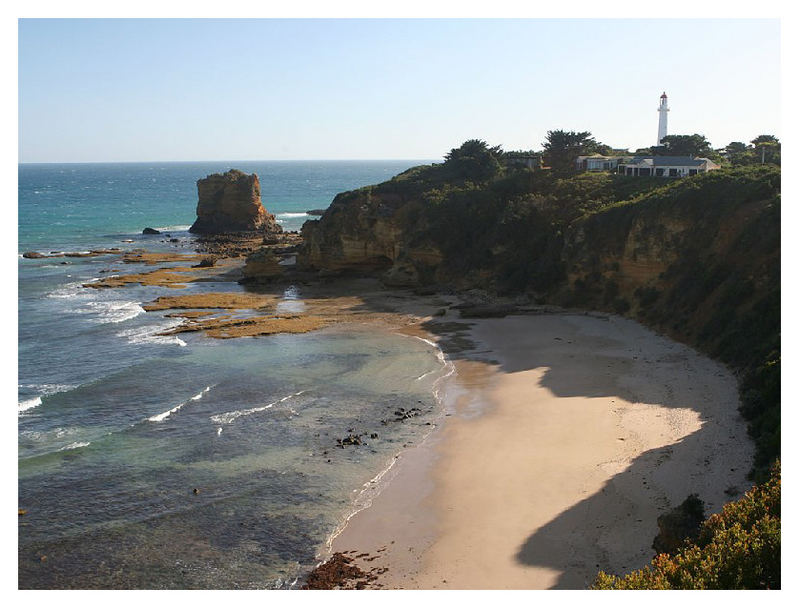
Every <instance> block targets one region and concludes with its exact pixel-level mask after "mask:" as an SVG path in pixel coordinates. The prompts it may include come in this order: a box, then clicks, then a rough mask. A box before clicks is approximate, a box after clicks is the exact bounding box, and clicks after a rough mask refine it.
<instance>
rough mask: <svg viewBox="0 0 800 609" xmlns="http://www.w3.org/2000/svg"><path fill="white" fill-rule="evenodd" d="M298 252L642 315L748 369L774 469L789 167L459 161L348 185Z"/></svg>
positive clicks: (312, 258) (762, 457) (392, 279)
mask: <svg viewBox="0 0 800 609" xmlns="http://www.w3.org/2000/svg"><path fill="white" fill-rule="evenodd" d="M303 237H304V240H305V243H304V245H303V246H302V247H301V249H300V253H299V256H298V264H299V265H300V266H301V267H303V268H305V269H309V270H319V271H323V272H325V273H340V272H358V273H372V274H379V275H380V276H381V277H382V278H383V280H384V281H385V282H386V283H389V284H392V285H406V286H421V285H426V284H436V285H437V286H438V287H439V288H440V289H457V290H463V289H470V288H476V287H477V288H482V289H484V290H487V291H490V292H494V293H496V294H498V295H506V296H513V295H519V294H523V295H525V296H526V297H527V298H528V299H530V300H534V301H535V302H539V303H550V304H558V305H562V306H568V307H575V308H582V309H595V310H604V311H609V312H614V313H617V314H621V315H625V316H628V317H632V318H634V319H637V320H639V321H641V322H642V323H644V324H645V325H648V326H650V327H652V328H655V329H657V330H659V331H662V332H664V333H666V334H669V335H670V336H672V337H674V338H676V339H678V340H680V341H682V342H685V343H688V344H690V345H693V346H695V347H696V348H698V349H700V350H702V351H704V352H706V353H707V354H709V355H711V356H712V357H714V358H716V359H719V360H721V361H723V362H725V363H726V364H728V365H730V366H732V367H733V368H734V369H736V370H737V371H738V372H739V374H740V378H741V383H742V384H741V389H742V401H743V404H742V412H743V414H744V415H745V417H746V418H748V420H750V421H751V427H750V429H751V433H752V435H753V437H754V439H755V440H756V444H757V447H758V457H757V464H756V465H757V466H758V468H760V470H761V471H762V472H763V471H766V470H765V468H766V466H767V465H768V464H769V462H770V461H771V460H772V459H774V458H775V457H776V456H777V455H778V453H779V450H780V169H779V168H775V167H751V168H740V169H728V170H718V171H714V172H710V173H708V174H703V175H697V176H694V177H691V178H686V179H682V180H677V181H676V180H667V181H665V180H663V179H659V178H638V177H628V176H614V175H609V174H580V175H576V176H573V177H568V178H558V177H556V176H552V175H549V174H548V172H539V173H535V172H531V171H528V170H516V169H513V168H508V167H507V168H505V169H504V171H503V172H501V173H500V174H496V175H494V176H493V177H491V178H490V179H486V180H484V181H483V182H478V183H475V182H471V181H470V180H469V179H468V177H465V176H463V175H458V173H456V172H454V171H452V170H451V168H448V164H447V163H445V164H443V165H434V166H422V167H417V168H412V169H410V170H408V171H406V172H404V173H403V174H400V175H399V176H396V177H395V178H393V179H392V180H390V181H388V182H384V183H382V184H378V185H376V186H372V187H368V188H362V189H359V190H356V191H352V192H348V193H342V194H340V195H338V196H337V197H336V199H335V200H334V202H333V204H332V205H331V207H330V208H329V209H328V210H327V211H326V212H325V214H324V215H323V216H322V217H321V218H320V219H319V220H315V221H309V222H307V223H306V224H305V225H304V227H303Z"/></svg>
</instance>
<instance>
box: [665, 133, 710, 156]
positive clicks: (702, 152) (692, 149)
mask: <svg viewBox="0 0 800 609" xmlns="http://www.w3.org/2000/svg"><path fill="white" fill-rule="evenodd" d="M653 153H654V154H667V155H674V156H698V157H707V156H709V155H711V154H713V150H712V149H711V142H709V141H708V140H707V139H706V138H705V136H704V135H700V134H699V133H694V134H692V135H665V136H664V137H663V138H662V139H661V146H655V147H654V148H653Z"/></svg>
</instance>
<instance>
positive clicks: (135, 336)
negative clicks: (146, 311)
mask: <svg viewBox="0 0 800 609" xmlns="http://www.w3.org/2000/svg"><path fill="white" fill-rule="evenodd" d="M180 324H181V321H180V320H169V322H168V323H166V324H161V325H148V326H139V327H137V328H129V329H127V330H122V331H121V332H117V334H116V335H117V336H118V337H119V338H124V339H127V341H128V343H130V344H133V345H138V344H142V343H153V344H157V345H178V346H180V347H185V346H186V343H185V342H184V341H182V340H181V339H180V338H178V337H177V336H159V333H160V332H164V331H166V330H169V329H170V328H175V327H176V326H179V325H180Z"/></svg>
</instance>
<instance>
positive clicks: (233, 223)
mask: <svg viewBox="0 0 800 609" xmlns="http://www.w3.org/2000/svg"><path fill="white" fill-rule="evenodd" d="M197 197H198V201H197V220H195V222H194V224H192V226H191V228H190V229H189V232H192V233H202V234H213V233H227V232H240V231H265V232H273V233H274V232H281V227H280V225H279V224H278V223H277V222H276V221H275V216H273V215H272V214H271V213H269V212H268V211H267V210H266V209H264V206H263V205H262V204H261V185H260V184H259V182H258V176H257V175H256V174H252V175H248V174H246V173H244V172H242V171H239V170H238V169H231V170H230V171H227V172H226V173H224V174H221V173H215V174H212V175H210V176H207V177H206V178H203V179H200V180H197Z"/></svg>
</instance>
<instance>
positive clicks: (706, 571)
mask: <svg viewBox="0 0 800 609" xmlns="http://www.w3.org/2000/svg"><path fill="white" fill-rule="evenodd" d="M780 587H781V474H780V463H779V462H776V464H775V465H774V467H773V469H772V472H771V476H770V478H769V480H767V481H766V482H765V483H763V484H761V485H758V486H755V487H753V488H752V489H751V490H750V491H749V492H747V493H746V494H745V496H744V497H743V498H742V499H740V500H738V501H734V502H731V503H728V504H726V505H725V506H723V508H722V512H720V513H718V514H712V515H711V516H710V517H709V518H708V519H707V520H706V521H705V522H704V523H703V525H702V527H701V529H700V533H699V535H698V538H697V541H696V543H689V544H687V545H686V546H685V547H684V548H683V549H682V550H681V551H680V552H678V553H677V554H676V555H674V556H670V555H669V554H659V555H658V556H656V557H655V558H654V559H653V560H652V562H651V563H650V565H648V566H647V567H645V568H644V569H640V570H638V571H634V572H632V573H630V574H628V575H625V576H623V577H617V576H614V575H609V574H608V573H605V572H603V571H601V572H600V573H598V575H597V578H596V579H595V581H594V584H593V586H592V588H594V589H595V590H672V589H681V590H712V589H713V590H741V589H780Z"/></svg>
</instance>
